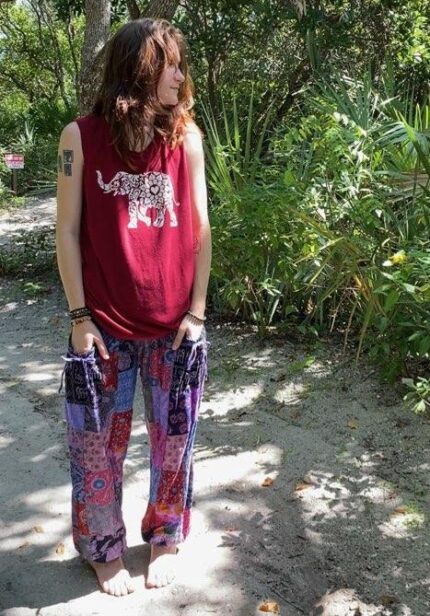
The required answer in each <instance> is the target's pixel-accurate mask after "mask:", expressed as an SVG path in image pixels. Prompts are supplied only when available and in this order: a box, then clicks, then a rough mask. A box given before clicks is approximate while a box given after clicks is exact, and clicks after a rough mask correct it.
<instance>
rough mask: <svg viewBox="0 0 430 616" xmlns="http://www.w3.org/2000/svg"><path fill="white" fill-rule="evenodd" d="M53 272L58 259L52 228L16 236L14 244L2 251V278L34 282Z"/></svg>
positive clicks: (0, 271)
mask: <svg viewBox="0 0 430 616" xmlns="http://www.w3.org/2000/svg"><path fill="white" fill-rule="evenodd" d="M53 271H56V257H55V239H54V232H53V229H52V228H44V229H42V230H38V231H27V232H25V233H19V234H16V236H15V237H14V238H13V243H10V244H9V245H6V246H2V247H1V249H0V275H2V276H10V277H15V278H27V279H28V278H31V279H32V280H33V282H34V277H35V276H40V275H46V274H50V273H52V272H53ZM34 283H35V282H34ZM35 284H36V283H35ZM32 288H33V287H32V286H31V285H30V286H28V289H32ZM29 292H30V291H29Z"/></svg>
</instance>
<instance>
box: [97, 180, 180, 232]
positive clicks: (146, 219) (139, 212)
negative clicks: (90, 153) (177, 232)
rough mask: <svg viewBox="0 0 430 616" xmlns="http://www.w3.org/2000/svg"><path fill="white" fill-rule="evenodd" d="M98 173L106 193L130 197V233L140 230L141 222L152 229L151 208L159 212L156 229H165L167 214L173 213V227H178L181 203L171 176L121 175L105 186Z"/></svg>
mask: <svg viewBox="0 0 430 616" xmlns="http://www.w3.org/2000/svg"><path fill="white" fill-rule="evenodd" d="M96 173H97V182H98V185H99V186H100V188H102V189H103V191H104V192H105V193H111V192H112V193H113V194H114V195H126V196H127V197H128V214H129V222H128V228H129V229H136V228H137V221H138V220H140V221H142V222H143V223H145V224H146V225H147V226H148V227H150V226H151V217H150V216H148V210H149V209H150V208H155V209H156V211H157V218H156V220H155V221H154V223H153V224H154V227H162V226H163V225H164V217H165V213H166V210H167V211H168V212H169V217H170V226H171V227H177V226H178V220H177V218H176V213H175V211H174V206H175V205H176V206H178V205H179V203H178V202H177V201H176V200H175V196H174V191H173V186H172V182H171V180H170V177H169V176H168V175H167V174H165V173H161V172H160V171H149V172H146V173H138V174H135V173H127V171H118V173H116V174H115V175H114V177H113V178H112V179H111V181H110V182H109V183H107V184H105V183H104V182H103V177H102V174H101V172H100V171H98V170H97V171H96Z"/></svg>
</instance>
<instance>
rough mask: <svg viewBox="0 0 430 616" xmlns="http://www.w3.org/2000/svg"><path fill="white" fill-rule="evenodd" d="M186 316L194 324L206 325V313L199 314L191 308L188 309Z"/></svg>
mask: <svg viewBox="0 0 430 616" xmlns="http://www.w3.org/2000/svg"><path fill="white" fill-rule="evenodd" d="M185 316H186V317H187V319H188V320H189V321H191V323H194V325H204V323H205V321H206V317H205V316H204V315H203V316H198V315H196V314H194V312H192V311H191V310H187V312H186V314H185Z"/></svg>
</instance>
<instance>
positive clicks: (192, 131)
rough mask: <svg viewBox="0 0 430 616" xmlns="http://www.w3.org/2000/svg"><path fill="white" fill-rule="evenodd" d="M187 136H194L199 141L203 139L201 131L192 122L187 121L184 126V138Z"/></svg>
mask: <svg viewBox="0 0 430 616" xmlns="http://www.w3.org/2000/svg"><path fill="white" fill-rule="evenodd" d="M187 135H196V136H197V137H200V139H203V131H202V130H201V129H200V128H199V127H198V126H197V124H196V123H195V122H194V120H189V121H188V122H187V123H186V124H185V133H184V137H186V136H187Z"/></svg>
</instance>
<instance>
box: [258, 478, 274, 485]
mask: <svg viewBox="0 0 430 616" xmlns="http://www.w3.org/2000/svg"><path fill="white" fill-rule="evenodd" d="M273 481H274V480H273V479H272V478H271V477H266V479H265V480H264V481H263V483H262V484H261V485H262V486H263V487H265V488H267V487H268V486H271V485H272V483H273Z"/></svg>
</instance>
